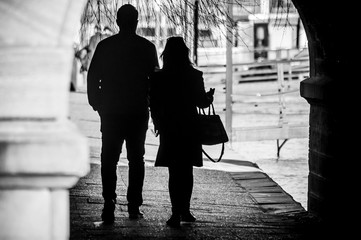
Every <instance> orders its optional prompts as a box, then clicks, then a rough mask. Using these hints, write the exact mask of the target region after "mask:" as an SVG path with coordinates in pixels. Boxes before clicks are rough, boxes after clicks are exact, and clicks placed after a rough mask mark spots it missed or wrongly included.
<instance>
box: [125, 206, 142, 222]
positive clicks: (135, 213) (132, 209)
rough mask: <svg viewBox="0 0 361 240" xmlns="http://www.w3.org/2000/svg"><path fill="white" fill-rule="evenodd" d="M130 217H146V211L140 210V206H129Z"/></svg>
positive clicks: (134, 218) (133, 218)
mask: <svg viewBox="0 0 361 240" xmlns="http://www.w3.org/2000/svg"><path fill="white" fill-rule="evenodd" d="M128 213H129V219H131V220H136V219H139V218H143V217H144V213H142V212H141V211H140V210H139V207H129V206H128Z"/></svg>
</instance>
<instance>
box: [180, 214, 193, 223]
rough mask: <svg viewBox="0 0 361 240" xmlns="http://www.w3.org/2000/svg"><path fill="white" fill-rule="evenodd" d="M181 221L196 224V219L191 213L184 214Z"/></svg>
mask: <svg viewBox="0 0 361 240" xmlns="http://www.w3.org/2000/svg"><path fill="white" fill-rule="evenodd" d="M181 219H182V221H183V222H195V221H196V218H195V217H194V216H193V215H192V214H191V213H190V212H186V213H184V214H182V215H181Z"/></svg>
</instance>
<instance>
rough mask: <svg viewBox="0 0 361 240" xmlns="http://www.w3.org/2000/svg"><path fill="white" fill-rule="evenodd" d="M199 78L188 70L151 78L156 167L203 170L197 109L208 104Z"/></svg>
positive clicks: (177, 70)
mask: <svg viewBox="0 0 361 240" xmlns="http://www.w3.org/2000/svg"><path fill="white" fill-rule="evenodd" d="M202 75H203V73H202V72H201V71H198V70H196V69H194V68H193V67H191V66H189V67H186V69H183V70H181V69H176V70H173V71H169V70H161V71H158V72H155V73H154V74H153V75H152V76H151V90H150V109H151V116H152V119H153V123H154V126H155V129H156V130H157V131H158V132H159V135H160V145H159V149H158V153H157V158H156V162H155V166H164V167H167V166H170V165H174V164H175V165H178V164H180V165H183V164H190V165H193V166H197V167H201V166H203V157H202V145H201V144H200V142H199V140H198V134H197V129H198V128H197V125H196V116H197V107H200V108H205V107H208V106H209V105H210V103H211V100H210V99H209V98H208V97H207V95H206V92H205V90H204V82H203V77H202Z"/></svg>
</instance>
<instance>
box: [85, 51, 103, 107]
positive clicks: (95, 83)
mask: <svg viewBox="0 0 361 240" xmlns="http://www.w3.org/2000/svg"><path fill="white" fill-rule="evenodd" d="M100 80H101V65H100V50H99V48H96V49H95V52H94V55H93V58H92V61H91V63H90V66H89V71H88V77H87V92H88V102H89V104H90V105H91V106H92V107H93V109H94V111H98V110H99V107H100Z"/></svg>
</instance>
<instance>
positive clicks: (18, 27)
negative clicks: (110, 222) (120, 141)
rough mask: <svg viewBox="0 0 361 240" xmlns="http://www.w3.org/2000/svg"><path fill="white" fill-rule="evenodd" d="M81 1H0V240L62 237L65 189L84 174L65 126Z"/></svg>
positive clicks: (82, 149) (84, 156)
mask: <svg viewBox="0 0 361 240" xmlns="http://www.w3.org/2000/svg"><path fill="white" fill-rule="evenodd" d="M84 3H85V1H84V0H82V1H80V0H77V1H72V0H62V1H57V0H27V1H22V0H5V1H1V2H0V239H37V240H41V239H47V240H48V239H68V238H69V226H70V224H69V196H68V189H69V188H70V187H72V186H73V185H74V184H75V183H76V182H77V180H78V179H79V177H81V176H84V175H85V174H86V173H87V172H88V171H89V163H88V147H87V143H86V138H85V137H83V136H82V135H81V134H80V132H78V130H77V129H76V128H75V126H74V125H73V124H72V123H71V122H70V121H69V120H68V104H69V102H68V94H69V88H70V77H71V70H72V59H73V54H74V53H73V48H72V44H73V40H74V39H75V34H76V31H77V30H78V29H79V26H80V16H81V12H82V10H83V6H84Z"/></svg>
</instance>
